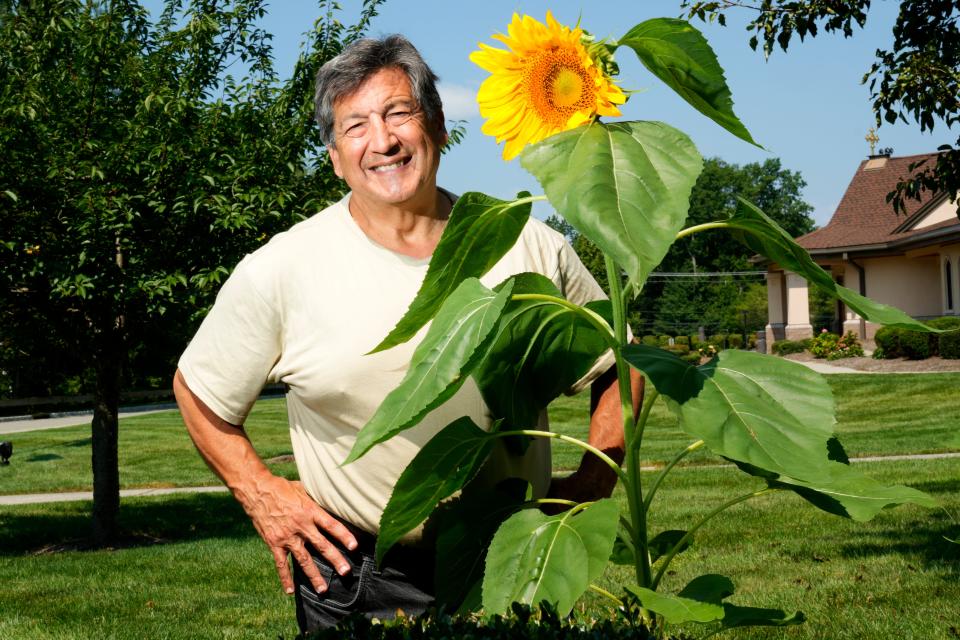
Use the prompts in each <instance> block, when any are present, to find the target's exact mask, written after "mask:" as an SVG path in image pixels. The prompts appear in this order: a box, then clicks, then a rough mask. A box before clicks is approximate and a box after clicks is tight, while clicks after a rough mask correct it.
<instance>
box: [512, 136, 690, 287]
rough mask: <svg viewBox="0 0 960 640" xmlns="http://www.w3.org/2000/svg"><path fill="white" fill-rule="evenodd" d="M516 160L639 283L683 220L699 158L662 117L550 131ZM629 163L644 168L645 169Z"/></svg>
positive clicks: (558, 206)
mask: <svg viewBox="0 0 960 640" xmlns="http://www.w3.org/2000/svg"><path fill="white" fill-rule="evenodd" d="M600 158H604V159H605V161H603V162H598V161H597V160H598V159H600ZM520 162H521V164H522V165H523V167H524V169H526V170H527V171H529V172H530V173H532V174H533V175H534V177H536V178H537V181H538V182H539V183H540V185H541V186H542V187H543V189H544V191H545V192H546V194H547V197H548V198H549V199H550V202H551V204H553V205H554V207H555V208H556V209H557V211H559V212H560V214H561V215H563V217H564V218H565V219H566V220H567V221H568V222H570V224H572V225H573V226H574V227H576V229H577V230H578V231H579V232H580V233H581V234H585V235H586V236H588V237H589V238H590V240H591V241H592V242H593V243H594V244H596V245H597V247H599V248H600V249H601V250H602V251H603V252H604V253H605V254H607V255H609V256H610V257H611V258H613V260H615V261H616V262H617V264H619V265H620V266H621V267H622V268H623V269H624V270H625V271H626V273H627V276H628V277H629V278H630V279H631V280H632V282H633V286H634V287H635V288H639V287H641V286H642V285H643V283H644V282H645V281H646V279H647V275H648V274H649V273H650V271H652V270H653V267H654V266H656V265H657V263H659V262H660V260H661V259H662V258H663V256H664V254H665V253H666V251H667V248H668V247H669V246H670V243H671V242H672V241H673V238H674V236H675V235H676V234H677V232H678V231H680V229H681V228H682V227H683V221H684V219H685V218H686V216H687V207H688V206H689V196H690V189H691V188H692V187H693V184H694V182H695V181H696V178H697V175H698V174H699V172H700V168H701V166H702V164H703V159H702V158H701V157H700V154H699V152H698V151H697V149H696V147H695V146H694V145H693V142H691V141H690V138H688V137H687V136H686V135H685V134H683V133H681V132H680V131H678V130H676V129H674V128H672V127H669V126H667V125H665V124H663V123H660V122H617V123H613V124H604V123H593V124H590V125H585V126H583V127H578V128H576V129H573V130H571V131H564V132H562V133H559V134H557V135H555V136H551V137H549V138H547V139H546V140H543V141H542V142H539V143H538V144H535V145H531V146H529V147H527V148H526V149H525V150H524V151H523V152H522V153H521V155H520ZM627 167H644V168H645V169H644V176H643V177H642V178H641V177H640V176H639V175H638V174H636V173H634V172H633V171H627V170H625V169H626V168H627ZM651 211H656V212H657V224H653V220H651V218H650V216H649V212H651ZM600 212H603V213H604V214H606V215H605V216H601V215H600ZM611 213H615V214H616V215H615V216H613V215H610V214H611Z"/></svg>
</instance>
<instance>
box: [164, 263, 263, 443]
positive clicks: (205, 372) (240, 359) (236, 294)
mask: <svg viewBox="0 0 960 640" xmlns="http://www.w3.org/2000/svg"><path fill="white" fill-rule="evenodd" d="M274 298H276V294H274V295H265V294H264V292H263V291H262V287H259V288H258V286H257V283H256V282H255V281H254V279H253V269H252V266H251V259H250V256H247V257H246V258H244V260H242V261H241V262H240V264H238V265H237V268H236V269H235V270H234V272H233V274H232V275H231V276H230V278H229V279H228V280H227V281H226V283H224V285H223V287H222V288H221V289H220V292H219V294H217V299H216V302H215V303H214V305H213V308H211V309H210V312H209V313H208V314H207V317H206V318H204V320H203V322H202V323H201V325H200V328H199V329H198V330H197V333H196V335H195V336H194V337H193V340H191V341H190V344H189V345H187V348H186V350H185V351H184V353H183V355H182V356H181V357H180V362H179V363H178V367H179V369H180V373H181V375H183V378H184V380H185V381H186V384H187V387H189V388H190V390H191V391H192V392H193V393H194V394H196V396H197V397H198V398H200V400H202V401H203V403H204V404H206V405H207V406H208V407H209V408H210V409H211V410H212V411H213V412H214V413H215V414H217V415H218V416H219V417H220V418H222V419H224V420H226V421H227V422H229V423H230V424H235V425H242V424H243V423H244V421H245V420H246V418H247V415H248V414H249V413H250V409H251V407H253V403H254V402H255V401H256V399H257V398H258V397H259V395H260V392H261V390H262V389H263V386H264V384H265V383H266V382H267V381H268V378H269V375H270V371H271V370H272V369H273V367H274V365H275V364H276V362H277V360H278V359H279V357H280V352H281V336H282V318H281V316H280V311H279V308H280V305H279V304H277V303H276V300H275V299H274Z"/></svg>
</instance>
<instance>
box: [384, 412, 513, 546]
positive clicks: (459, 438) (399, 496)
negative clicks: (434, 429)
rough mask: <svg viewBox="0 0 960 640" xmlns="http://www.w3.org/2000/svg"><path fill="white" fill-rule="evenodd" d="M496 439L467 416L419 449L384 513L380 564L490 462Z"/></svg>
mask: <svg viewBox="0 0 960 640" xmlns="http://www.w3.org/2000/svg"><path fill="white" fill-rule="evenodd" d="M493 440H494V438H493V437H492V436H491V435H490V434H489V433H487V432H486V431H484V430H483V429H481V428H480V427H478V426H477V425H476V424H474V422H473V420H471V419H470V418H468V417H467V416H464V417H462V418H459V419H458V420H455V421H454V422H451V423H450V424H448V425H447V426H446V427H444V428H443V429H442V430H441V431H440V432H439V433H437V435H435V436H433V438H431V439H430V441H429V442H427V444H425V445H424V446H423V448H422V449H420V451H419V452H417V455H416V456H415V457H414V458H413V460H411V461H410V464H409V465H407V468H406V469H404V470H403V473H402V474H400V478H399V479H398V480H397V484H396V485H395V486H394V488H393V493H392V494H391V495H390V500H389V501H388V502H387V506H386V508H385V509H384V510H383V515H381V516H380V533H379V534H378V535H377V549H376V556H377V564H379V563H380V561H381V560H383V556H384V555H385V554H386V552H387V551H388V550H389V549H390V547H392V546H393V545H394V544H395V543H396V542H397V541H398V540H400V538H402V537H403V536H404V535H405V534H406V533H407V532H408V531H410V530H412V529H413V528H414V527H416V526H417V525H418V524H420V523H421V522H423V521H424V520H426V519H427V516H429V515H430V513H431V512H432V511H433V509H434V507H436V505H437V503H438V502H440V501H441V500H443V499H445V498H449V497H450V496H451V495H453V493H454V492H455V491H458V490H459V489H461V488H463V485H464V484H466V483H467V481H468V480H470V478H472V477H473V476H474V475H475V474H476V472H477V470H478V469H479V468H480V466H481V465H482V464H483V463H484V462H485V461H486V459H487V455H488V454H489V453H490V449H491V448H492V447H493Z"/></svg>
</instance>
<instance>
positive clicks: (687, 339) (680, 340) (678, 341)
mask: <svg viewBox="0 0 960 640" xmlns="http://www.w3.org/2000/svg"><path fill="white" fill-rule="evenodd" d="M673 342H674V343H675V344H685V345H687V346H689V345H690V336H677V337H676V338H674V339H673Z"/></svg>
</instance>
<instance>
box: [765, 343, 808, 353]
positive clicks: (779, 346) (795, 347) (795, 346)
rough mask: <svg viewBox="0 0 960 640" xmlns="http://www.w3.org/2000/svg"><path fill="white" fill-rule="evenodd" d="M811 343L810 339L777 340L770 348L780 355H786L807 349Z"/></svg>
mask: <svg viewBox="0 0 960 640" xmlns="http://www.w3.org/2000/svg"><path fill="white" fill-rule="evenodd" d="M809 344H810V341H809V340H777V341H776V342H774V343H773V345H772V346H771V348H770V350H771V351H772V352H773V353H775V354H777V355H778V356H785V355H789V354H791V353H801V352H803V351H806V350H807V346H808V345H809Z"/></svg>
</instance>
